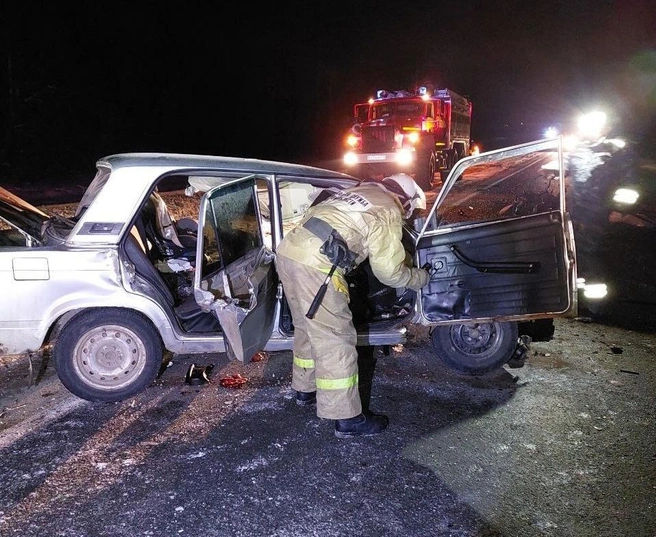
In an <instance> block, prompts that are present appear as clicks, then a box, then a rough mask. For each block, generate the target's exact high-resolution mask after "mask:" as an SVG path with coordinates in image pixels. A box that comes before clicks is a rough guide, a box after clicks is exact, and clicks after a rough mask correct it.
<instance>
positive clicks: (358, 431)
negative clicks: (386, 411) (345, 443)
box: [335, 412, 389, 438]
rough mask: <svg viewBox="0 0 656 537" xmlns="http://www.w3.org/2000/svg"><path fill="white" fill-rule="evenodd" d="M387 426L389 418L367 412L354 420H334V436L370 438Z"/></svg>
mask: <svg viewBox="0 0 656 537" xmlns="http://www.w3.org/2000/svg"><path fill="white" fill-rule="evenodd" d="M388 424H389V418H388V417H387V416H384V415H382V414H374V413H373V412H367V413H366V414H358V415H357V416H355V417H354V418H348V419H345V420H335V436H336V437H338V438H351V437H352V436H371V435H372V434H378V433H382V432H383V431H384V430H385V429H386V428H387V425H388Z"/></svg>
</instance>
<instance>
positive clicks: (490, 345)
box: [430, 322, 519, 375]
mask: <svg viewBox="0 0 656 537" xmlns="http://www.w3.org/2000/svg"><path fill="white" fill-rule="evenodd" d="M518 334H519V332H518V329H517V323H513V322H506V323H499V322H490V323H473V324H454V325H449V326H438V327H435V329H434V330H433V331H432V332H431V336H430V337H431V343H432V344H433V349H434V350H435V352H436V353H437V355H438V357H439V358H440V359H441V360H442V361H443V362H444V363H445V364H446V365H448V366H449V367H451V368H452V369H455V370H456V371H460V372H461V373H468V374H471V375H480V374H483V373H487V372H488V371H492V370H494V369H497V368H499V367H501V366H503V364H505V363H506V362H508V360H509V359H510V358H511V356H512V354H513V352H514V351H515V348H516V347H517V338H518V337H519V336H518Z"/></svg>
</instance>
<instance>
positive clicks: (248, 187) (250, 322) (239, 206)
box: [194, 176, 278, 362]
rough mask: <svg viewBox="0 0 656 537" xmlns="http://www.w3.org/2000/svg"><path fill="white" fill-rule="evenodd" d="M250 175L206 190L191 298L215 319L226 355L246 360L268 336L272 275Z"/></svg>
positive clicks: (271, 318)
mask: <svg viewBox="0 0 656 537" xmlns="http://www.w3.org/2000/svg"><path fill="white" fill-rule="evenodd" d="M259 211H260V208H259V203H258V197H257V188H256V178H255V177H254V176H249V177H246V178H242V179H238V180H235V181H232V182H230V183H227V184H224V185H221V186H218V187H215V188H213V189H212V190H210V191H208V192H207V193H206V194H205V195H204V196H203V199H202V201H201V208H200V215H199V223H198V230H199V233H198V247H197V256H196V259H197V266H196V275H195V281H194V293H195V298H196V301H197V302H198V303H199V304H200V305H201V307H203V308H204V309H208V310H211V311H212V312H213V313H214V314H215V315H216V316H217V318H218V320H219V323H220V324H221V328H222V330H223V332H224V335H225V341H226V347H227V349H228V354H229V356H231V357H232V358H237V359H238V360H240V361H242V362H248V361H250V359H251V357H252V356H253V355H254V354H255V353H256V352H258V351H260V350H262V349H264V347H265V346H266V342H267V341H268V339H269V337H270V336H271V333H272V329H273V325H274V321H275V308H276V294H277V286H278V278H277V275H276V271H275V266H274V254H273V252H272V251H271V250H270V248H269V247H268V246H267V245H266V244H265V243H264V240H263V236H264V235H263V233H262V230H261V224H260V221H261V218H260V216H261V215H260V214H259Z"/></svg>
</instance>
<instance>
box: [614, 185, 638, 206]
mask: <svg viewBox="0 0 656 537" xmlns="http://www.w3.org/2000/svg"><path fill="white" fill-rule="evenodd" d="M639 197H640V194H638V193H637V192H636V191H635V190H633V189H632V188H618V189H617V190H616V191H615V194H613V201H614V202H617V203H624V204H626V205H633V204H634V203H635V202H637V201H638V198H639Z"/></svg>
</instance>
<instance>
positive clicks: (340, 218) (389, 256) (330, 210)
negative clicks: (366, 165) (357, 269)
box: [277, 183, 429, 290]
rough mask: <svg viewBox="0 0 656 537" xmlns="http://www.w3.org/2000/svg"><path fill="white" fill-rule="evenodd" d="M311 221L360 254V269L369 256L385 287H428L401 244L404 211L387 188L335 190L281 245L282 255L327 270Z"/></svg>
mask: <svg viewBox="0 0 656 537" xmlns="http://www.w3.org/2000/svg"><path fill="white" fill-rule="evenodd" d="M312 217H314V218H319V219H320V220H322V221H324V222H326V223H327V224H329V225H330V226H332V227H333V228H334V229H335V231H337V233H339V235H340V236H341V237H342V238H343V239H344V241H345V242H346V244H347V246H348V249H349V250H350V251H351V252H353V253H354V254H356V256H357V257H356V259H355V264H356V265H358V264H360V263H361V262H362V261H364V260H365V259H367V258H369V264H370V265H371V269H372V271H373V273H374V275H375V276H376V278H378V280H379V281H380V282H381V283H382V284H384V285H387V286H389V287H394V288H401V287H409V288H411V289H415V290H418V289H420V288H422V287H423V286H424V285H426V284H427V283H428V279H429V276H428V273H427V272H426V271H425V270H423V269H417V268H412V267H411V266H409V263H408V261H407V255H406V251H405V249H404V247H403V244H402V242H401V236H402V226H403V207H402V205H401V202H400V201H399V199H398V197H397V196H396V195H395V194H392V193H390V192H388V191H387V190H386V189H385V188H384V187H383V186H382V185H380V184H378V183H365V184H361V185H358V186H355V187H352V188H349V189H345V190H335V191H333V192H332V193H331V195H330V196H328V197H327V199H324V200H323V201H321V202H320V203H318V204H316V205H313V206H312V207H310V208H309V209H308V211H307V213H306V214H305V216H304V218H303V221H302V222H301V224H300V225H299V226H297V227H295V228H294V229H292V230H291V231H289V232H288V233H287V234H286V235H285V238H284V240H283V241H282V242H281V243H280V245H279V246H278V250H277V253H278V255H282V256H285V257H287V258H290V259H292V260H294V261H296V262H298V263H302V264H304V265H309V266H312V267H315V268H317V269H319V270H321V271H323V272H328V271H329V270H330V267H331V262H330V261H329V260H328V258H327V257H326V256H325V255H324V254H322V253H321V252H320V248H321V246H322V244H323V241H322V239H320V238H319V237H318V236H316V235H315V234H314V233H313V232H312V231H310V230H309V229H307V228H305V227H303V223H305V222H307V220H309V219H310V218H312ZM338 271H339V269H338ZM341 279H343V274H341ZM335 283H337V282H335ZM340 287H341V286H340Z"/></svg>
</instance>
